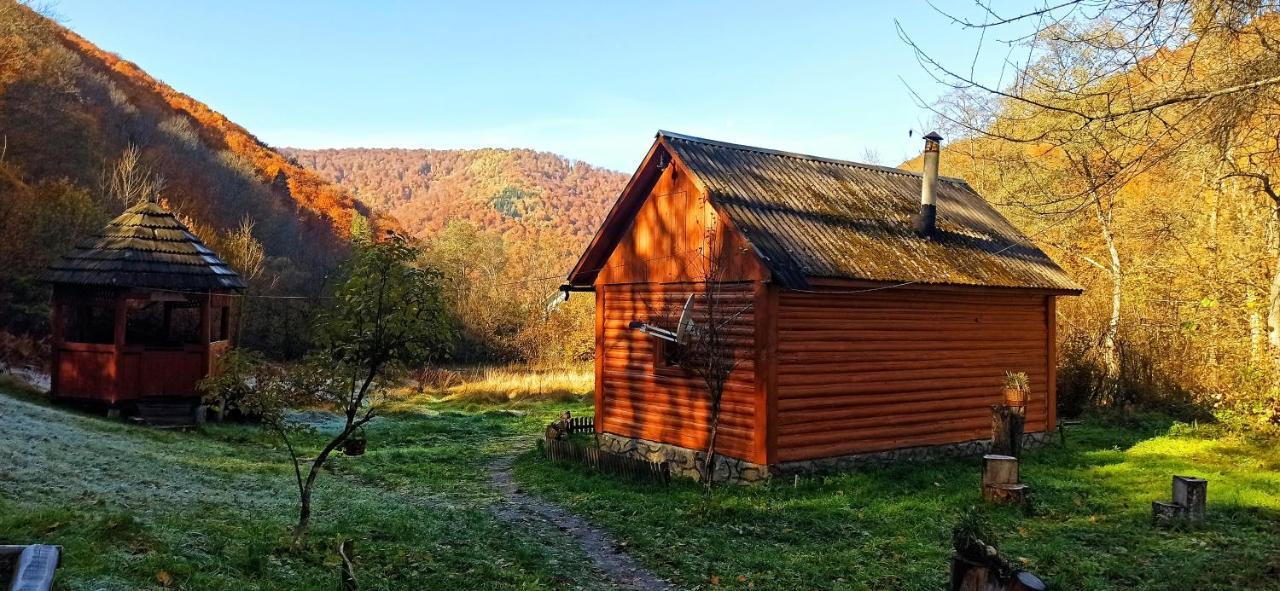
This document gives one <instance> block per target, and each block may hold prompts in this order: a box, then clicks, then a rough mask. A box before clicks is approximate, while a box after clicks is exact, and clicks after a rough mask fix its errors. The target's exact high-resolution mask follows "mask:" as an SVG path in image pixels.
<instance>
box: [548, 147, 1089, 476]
mask: <svg viewBox="0 0 1280 591" xmlns="http://www.w3.org/2000/svg"><path fill="white" fill-rule="evenodd" d="M939 140H941V138H939V137H937V136H936V135H934V134H931V135H930V136H929V139H928V140H927V141H928V142H931V143H930V144H928V145H927V146H926V148H927V149H926V164H927V166H926V174H924V175H922V174H918V173H912V172H907V171H904V170H899V169H896V168H887V167H881V166H872V165H867V164H859V163H855V162H847V161H842V160H834V159H830V158H819V157H814V156H806V155H801V154H792V153H787V152H780V151H777V150H769V149H764V148H756V147H750V146H742V145H735V144H729V143H724V142H718V141H711V140H706V139H701V138H695V137H689V136H685V135H679V134H674V133H668V132H659V133H658V135H657V139H656V141H655V142H654V144H653V146H652V147H651V148H650V150H649V152H648V154H647V156H646V157H645V159H644V161H643V162H642V163H641V164H640V167H639V168H638V169H637V170H636V172H635V174H634V175H633V176H632V178H631V180H630V181H629V182H628V184H627V185H626V187H625V189H624V190H623V192H622V194H621V195H620V196H619V198H618V200H617V202H616V203H615V204H614V206H613V208H612V210H611V211H610V212H609V214H608V216H607V217H606V219H605V220H604V222H603V225H602V226H601V228H600V229H599V231H598V232H597V234H596V236H595V238H594V239H593V240H592V241H591V243H590V245H589V246H588V248H587V250H586V252H585V253H583V255H582V257H581V259H580V260H579V261H578V263H577V265H576V266H575V267H574V269H573V270H572V272H571V273H570V275H569V277H568V282H567V284H566V285H565V286H564V288H563V289H565V290H566V292H568V291H592V292H594V293H595V299H596V316H595V320H596V328H595V339H596V341H595V342H596V346H595V353H596V355H595V363H596V368H595V379H596V388H595V425H596V430H597V432H598V434H599V435H600V436H601V437H600V440H601V442H602V445H603V446H605V447H606V448H607V449H611V450H613V451H619V452H625V453H628V454H631V455H637V456H642V457H647V458H649V459H667V460H672V461H673V462H674V463H675V464H677V466H676V468H677V471H683V472H685V473H686V474H689V475H696V474H695V471H694V464H695V463H696V462H697V461H698V460H697V459H696V455H695V453H694V451H693V450H702V449H704V448H705V447H706V445H707V441H708V440H707V438H708V433H709V429H708V416H709V413H708V408H709V405H708V394H707V388H706V387H705V385H704V383H703V382H702V381H701V380H699V379H698V377H697V376H696V375H694V374H693V373H692V372H690V371H687V370H686V369H684V368H682V367H681V366H680V364H678V363H676V362H673V361H672V359H671V356H670V351H671V346H672V343H668V342H666V341H663V340H662V339H658V338H654V337H653V336H651V335H650V334H646V333H645V332H644V331H642V330H637V329H636V328H633V326H635V325H637V324H639V323H647V324H649V325H657V326H661V325H663V324H666V325H667V328H668V329H670V330H675V328H676V327H675V326H671V324H672V323H673V322H675V315H673V314H672V313H671V310H672V309H679V307H680V306H681V304H682V303H684V302H686V301H687V300H688V299H689V296H690V295H691V294H702V293H704V292H707V291H709V289H708V283H709V281H712V282H714V285H715V289H714V292H715V294H716V297H717V298H722V299H723V302H724V303H723V305H724V306H729V307H733V308H735V309H736V310H737V312H735V313H734V314H733V315H732V316H731V317H728V318H727V319H726V322H725V324H726V332H728V333H731V335H732V338H731V339H727V341H726V342H730V343H731V344H732V347H731V348H732V351H733V353H732V354H733V356H734V358H735V359H736V360H737V362H736V365H735V367H734V370H733V372H732V374H731V375H730V376H729V379H728V381H727V383H726V386H725V388H724V395H723V398H722V409H721V412H720V421H719V429H718V436H717V440H716V441H717V445H716V448H717V451H718V452H719V453H720V454H723V455H724V456H727V458H728V460H727V462H728V464H729V465H730V466H729V467H730V469H729V470H727V471H726V470H722V469H721V468H717V470H718V471H719V472H723V473H725V474H726V476H727V477H728V478H730V479H741V480H752V479H756V478H762V477H766V476H768V475H770V474H779V473H791V472H803V471H812V470H825V469H842V468H844V467H848V466H853V465H857V464H859V463H863V462H866V461H893V460H896V459H899V458H904V457H916V456H920V455H930V454H934V453H978V452H979V451H981V450H982V449H983V446H984V445H985V444H986V442H988V441H989V438H990V435H991V406H992V405H993V404H997V403H999V402H1000V401H1001V400H1002V382H1003V378H1004V375H1005V372H1006V371H1021V372H1026V373H1027V374H1028V376H1029V377H1030V383H1031V387H1032V395H1031V401H1030V404H1029V406H1028V408H1027V427H1026V430H1027V432H1028V433H1029V434H1030V438H1031V439H1036V438H1042V437H1044V435H1045V433H1046V432H1052V430H1053V428H1054V426H1055V416H1054V407H1055V392H1054V382H1055V375H1054V368H1055V357H1056V354H1055V348H1054V339H1055V334H1054V333H1055V313H1054V305H1055V304H1054V302H1055V300H1056V298H1057V297H1059V296H1063V295H1076V294H1079V293H1080V291H1081V290H1080V288H1079V287H1078V286H1077V285H1076V284H1075V283H1074V282H1072V281H1071V279H1070V278H1068V277H1067V275H1066V274H1065V273H1064V272H1063V270H1062V269H1061V268H1060V267H1059V266H1058V265H1057V264H1055V263H1054V262H1053V261H1052V260H1050V258H1049V257H1048V256H1047V255H1046V254H1045V253H1044V252H1042V251H1041V250H1040V249H1039V248H1037V247H1036V246H1035V244H1034V243H1033V242H1032V241H1031V240H1030V239H1029V238H1028V237H1027V236H1026V235H1024V234H1023V233H1021V232H1020V231H1018V229H1017V228H1015V227H1014V226H1013V225H1012V224H1010V223H1009V221H1008V220H1006V219H1005V218H1004V217H1003V216H1001V215H1000V214H999V213H998V212H996V210H995V209H994V208H992V207H991V205H990V204H988V203H987V202H986V201H985V200H983V198H982V197H981V196H979V195H978V194H977V193H976V192H975V191H974V190H973V188H971V187H970V186H969V185H968V184H966V183H965V182H964V181H962V180H959V179H951V178H938V177H937V158H938V141H939ZM930 154H932V157H931V158H930ZM709 253H719V254H717V255H716V257H718V258H717V259H716V260H717V261H718V262H717V263H716V265H715V269H716V270H717V272H716V273H715V274H714V279H709V275H708V273H707V268H708V265H707V264H706V263H707V260H708V259H709V258H710V255H709ZM698 301H699V300H698V298H694V302H695V303H696V302H698ZM695 316H696V314H695Z"/></svg>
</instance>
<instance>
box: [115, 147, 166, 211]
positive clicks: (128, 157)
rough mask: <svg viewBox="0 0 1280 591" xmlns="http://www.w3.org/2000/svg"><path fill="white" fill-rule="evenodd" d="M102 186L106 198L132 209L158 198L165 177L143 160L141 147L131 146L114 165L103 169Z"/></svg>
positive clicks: (162, 188)
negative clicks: (135, 205)
mask: <svg viewBox="0 0 1280 591" xmlns="http://www.w3.org/2000/svg"><path fill="white" fill-rule="evenodd" d="M100 184H101V190H102V193H103V194H104V195H105V196H106V197H108V198H109V199H112V200H115V201H118V202H120V204H122V205H124V206H125V207H130V206H132V205H134V204H136V203H140V202H142V201H148V200H150V201H154V200H156V199H158V198H159V197H160V192H161V191H163V190H164V177H162V176H160V175H159V174H156V172H155V171H154V170H152V169H151V167H150V166H148V165H147V164H146V163H144V162H143V161H142V150H140V149H138V146H136V145H134V144H129V146H128V147H126V148H125V149H124V151H123V152H121V153H120V158H119V159H117V160H116V161H115V163H114V164H112V165H111V166H109V167H107V168H104V169H103V171H102V181H101V183H100Z"/></svg>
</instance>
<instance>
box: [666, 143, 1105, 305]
mask: <svg viewBox="0 0 1280 591" xmlns="http://www.w3.org/2000/svg"><path fill="white" fill-rule="evenodd" d="M658 141H659V142H660V143H661V144H662V145H665V146H667V147H668V149H670V150H671V152H672V153H673V154H674V155H675V157H676V158H678V159H679V161H680V162H682V163H683V164H684V165H685V166H687V167H688V168H689V169H690V171H691V172H692V174H693V175H694V177H695V178H696V179H697V180H698V181H699V182H700V183H701V184H702V186H703V187H705V188H706V189H707V192H708V194H709V198H710V199H711V202H712V204H713V205H715V206H716V208H717V209H719V210H720V211H721V212H722V213H724V214H725V215H727V216H728V217H729V219H730V220H731V221H732V222H733V224H734V225H735V226H736V227H737V228H738V229H739V230H740V231H741V232H742V233H743V234H744V235H745V237H746V239H747V240H748V241H749V242H750V243H751V244H752V246H753V247H754V248H755V249H756V252H757V253H758V254H759V255H760V257H761V258H762V259H764V262H765V264H766V265H768V266H769V268H770V269H771V270H772V271H773V273H774V275H775V276H776V277H777V278H778V279H779V280H780V281H781V282H782V283H783V284H784V285H786V286H788V287H793V288H802V287H805V286H807V285H808V280H809V279H812V278H831V279H857V280H867V281H886V282H913V283H923V284H942V285H975V286H994V287H1015V288H1035V289H1050V290H1068V291H1079V290H1080V286H1078V285H1077V284H1076V283H1075V282H1073V281H1072V280H1071V279H1070V278H1069V277H1067V274H1066V273H1065V272H1064V271H1063V270H1062V268H1061V267H1059V266H1058V265H1057V264H1056V263H1054V262H1053V260H1051V259H1050V258H1049V256H1048V255H1046V254H1045V253H1044V252H1043V251H1041V250H1040V249H1039V248H1037V247H1036V246H1035V243H1034V242H1032V240H1031V239H1030V238H1028V237H1027V236H1026V235H1024V234H1023V233H1022V232H1020V231H1019V230H1018V229H1017V228H1015V227H1014V226H1013V225H1012V224H1010V223H1009V221H1008V220H1006V219H1005V218H1004V216H1002V215H1000V214H999V213H998V212H997V211H996V210H995V208H993V207H991V205H990V204H989V203H987V202H986V200H984V199H983V198H982V197H981V196H980V195H978V193H977V192H975V191H974V190H973V188H971V187H970V186H969V185H968V184H967V183H965V182H964V181H962V180H958V179H950V178H945V177H944V178H942V179H939V181H938V191H937V205H938V220H937V232H936V233H935V234H934V235H933V236H931V237H928V238H925V237H921V236H918V235H917V234H916V233H915V231H914V229H913V227H912V219H913V217H914V216H915V214H916V213H917V211H919V208H920V182H921V177H920V175H919V174H916V173H912V172H908V171H904V170H899V169H896V168H887V167H882V166H873V165H867V164H859V163H856V162H846V161H842V160H833V159H829V158H820V157H817V156H807V155H802V154H792V153H788V152H779V151H776V150H768V149H763V148H755V147H750V146H742V145H737V144H729V143H724V142H717V141H712V140H706V139H702V138H696V137H690V136H685V135H680V134H675V133H670V132H666V131H663V132H659V133H658Z"/></svg>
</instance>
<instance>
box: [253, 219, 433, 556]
mask: <svg viewBox="0 0 1280 591" xmlns="http://www.w3.org/2000/svg"><path fill="white" fill-rule="evenodd" d="M419 255H420V253H419V249H418V248H417V247H416V246H414V245H411V244H410V243H409V242H407V241H406V240H404V239H402V238H398V237H392V238H389V239H386V240H383V241H379V242H373V241H368V240H365V241H361V242H358V243H357V245H356V249H355V252H354V253H353V255H352V258H351V261H350V262H349V263H348V265H347V268H346V270H345V273H344V278H343V280H342V282H341V283H340V284H339V286H338V288H337V290H336V292H335V294H334V296H333V303H332V305H331V306H330V308H329V310H328V311H327V312H325V313H323V314H322V315H321V317H320V318H319V319H318V320H317V325H316V340H317V344H318V347H317V349H316V350H315V351H313V352H312V353H311V355H310V356H309V357H308V359H307V360H306V362H304V363H303V364H301V365H300V366H298V367H296V368H293V369H291V370H289V371H280V370H275V371H272V370H267V371H265V372H263V373H261V374H260V377H259V379H257V382H258V383H257V384H256V387H255V388H254V390H253V391H252V392H251V393H250V394H249V395H247V396H245V397H244V399H243V402H242V405H243V406H242V408H243V409H244V410H245V411H246V412H248V413H249V414H253V415H256V416H260V417H262V419H263V421H264V422H265V423H266V424H267V425H268V426H269V427H270V428H271V429H272V430H273V431H274V432H275V433H276V434H277V435H278V436H279V437H280V438H281V440H282V441H283V442H284V444H285V447H286V448H287V449H288V451H289V455H290V458H291V459H292V460H293V461H294V480H295V483H296V485H297V488H298V523H297V525H296V526H295V527H294V530H293V536H294V541H295V542H296V543H299V544H300V543H302V542H303V540H304V539H305V536H306V534H307V530H308V528H309V527H310V524H311V499H312V491H313V489H314V487H315V483H316V478H318V477H319V476H320V473H321V472H322V470H323V467H324V464H325V462H326V461H327V460H328V459H329V457H330V456H331V455H332V454H333V452H334V451H336V450H337V449H339V448H341V447H343V445H344V444H346V443H347V441H348V440H349V439H351V438H352V437H353V436H354V435H356V433H357V432H358V431H360V430H361V429H362V428H363V427H364V426H365V425H366V424H368V423H369V421H372V420H373V419H374V417H376V416H377V414H378V411H379V408H380V404H381V401H382V400H381V392H382V388H381V386H382V384H383V383H384V382H385V381H386V380H387V379H388V378H389V377H390V376H391V374H394V373H396V372H398V371H402V370H403V369H404V368H406V367H411V366H413V365H416V364H420V363H424V362H427V361H428V360H431V359H433V358H436V357H438V356H440V355H441V354H443V353H444V352H445V350H446V348H447V347H448V343H449V339H450V336H451V335H450V334H449V326H450V324H449V322H448V321H447V319H446V317H445V306H444V300H443V297H442V295H441V291H442V290H441V276H440V274H439V273H438V272H436V271H435V270H434V269H430V268H423V267H419V266H417V265H416V264H415V263H416V261H417V260H418V257H419ZM304 407H306V408H314V407H320V408H329V409H332V410H334V411H335V412H337V413H338V414H339V415H340V416H341V417H342V425H341V427H340V429H339V430H338V431H337V432H336V433H325V434H324V438H325V443H324V444H323V445H322V446H321V448H320V449H319V451H318V452H317V453H316V454H315V456H314V457H313V458H310V459H307V460H304V459H303V458H302V456H301V455H300V454H301V451H302V450H300V449H298V448H297V446H296V445H295V441H294V437H293V434H294V433H296V431H297V428H298V426H297V425H294V424H292V423H291V422H290V421H289V420H288V419H287V416H286V413H287V411H288V410H289V409H293V408H304ZM304 464H305V466H306V467H305V469H304V467H303V466H304Z"/></svg>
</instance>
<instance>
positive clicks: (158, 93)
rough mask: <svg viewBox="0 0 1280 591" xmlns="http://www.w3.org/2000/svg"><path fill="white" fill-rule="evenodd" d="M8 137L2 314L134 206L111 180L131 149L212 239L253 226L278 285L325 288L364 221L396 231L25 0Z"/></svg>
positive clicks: (10, 74) (11, 32) (16, 32)
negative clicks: (79, 243)
mask: <svg viewBox="0 0 1280 591" xmlns="http://www.w3.org/2000/svg"><path fill="white" fill-rule="evenodd" d="M0 134H2V136H3V151H2V152H0V194H2V195H3V196H4V197H5V198H4V199H0V201H3V202H4V203H3V204H0V209H5V210H4V211H0V214H4V215H0V218H4V219H0V234H5V235H0V292H6V291H8V293H9V295H8V296H6V294H5V293H0V311H2V309H4V308H5V306H6V304H5V302H6V301H8V302H11V303H12V302H14V301H19V300H29V301H32V302H38V301H42V298H41V297H40V296H39V295H38V294H37V293H24V294H20V295H13V290H14V289H16V288H14V287H13V286H15V285H20V284H21V285H28V286H29V285H35V284H34V283H33V281H32V278H33V277H34V276H35V275H36V274H38V272H39V270H40V269H42V268H43V266H44V265H46V264H48V260H49V259H50V258H51V257H56V256H58V255H59V254H60V253H61V252H62V251H65V250H66V249H67V248H68V247H69V246H71V244H70V243H71V242H72V241H74V240H75V239H76V238H77V236H78V233H80V232H82V231H83V230H84V229H85V228H90V227H93V226H95V225H96V224H99V223H102V222H104V221H105V220H106V219H108V218H109V217H110V216H112V215H114V214H115V213H118V212H119V211H120V210H122V209H123V208H124V206H125V203H123V202H121V201H120V200H119V199H115V198H113V197H112V196H111V192H110V191H109V190H107V189H106V188H105V185H106V183H105V182H104V179H105V178H106V177H107V175H109V174H110V172H111V171H112V170H113V166H114V164H115V163H116V162H117V161H119V160H120V158H121V155H122V154H123V153H124V152H125V151H126V150H127V149H128V148H129V147H130V146H133V147H135V148H136V151H137V153H138V154H139V155H140V159H139V160H140V162H141V165H142V167H143V168H144V169H147V170H150V171H151V172H153V173H154V174H156V175H158V176H160V177H163V180H164V182H163V189H162V190H161V191H160V193H159V195H160V198H161V199H163V200H164V201H165V202H167V203H168V204H169V205H170V206H171V207H172V208H173V209H175V210H176V211H177V212H178V213H179V214H181V215H182V216H183V217H184V218H186V219H187V220H189V221H190V222H191V225H192V228H193V229H194V230H196V231H197V232H198V233H201V234H203V235H204V236H202V237H205V238H206V239H207V238H209V237H210V236H215V237H216V236H217V235H219V234H220V233H222V232H225V231H227V230H229V229H232V228H235V227H237V226H238V225H239V224H240V223H241V221H242V220H244V219H248V220H249V221H251V222H252V223H253V224H254V227H253V231H252V235H253V238H255V239H256V240H257V241H259V242H261V244H262V246H263V248H264V249H265V253H266V255H267V257H268V259H269V263H268V268H270V269H271V270H272V271H271V273H270V275H272V278H283V281H284V285H286V286H290V288H293V287H298V288H300V287H301V286H304V285H308V284H311V283H314V284H318V283H319V278H321V277H323V276H324V275H325V274H327V273H328V272H329V271H330V270H332V268H333V267H334V265H336V264H337V262H338V261H340V260H341V259H342V258H344V256H345V255H344V253H345V249H346V244H347V237H348V235H349V232H350V229H351V227H352V218H353V214H354V213H356V212H359V213H360V214H361V215H363V216H365V217H370V218H372V221H373V222H374V223H375V224H378V223H386V222H389V220H384V219H383V218H380V217H379V216H378V215H376V214H373V213H371V210H370V208H368V207H367V206H365V205H363V204H360V203H359V202H357V201H356V200H355V199H353V198H352V197H351V196H350V195H349V194H348V193H347V192H346V191H345V190H343V189H341V188H340V187H337V186H335V185H333V184H332V183H330V182H328V181H326V180H325V179H323V178H322V177H320V176H319V175H317V174H315V173H312V172H310V171H308V170H306V169H304V168H302V167H300V166H297V165H295V164H293V163H291V162H289V160H288V159H287V158H286V157H284V156H283V155H281V154H280V153H279V152H277V151H275V150H274V149H272V148H271V147H270V146H267V145H266V144H264V143H263V142H261V141H259V140H258V139H257V138H256V137H254V136H253V134H251V133H249V132H248V131H247V130H245V129H244V128H243V127H240V126H239V125H237V124H235V123H234V122H232V121H230V120H228V119H227V118H226V117H225V116H223V115H222V114H220V113H218V112H216V111H214V110H213V109H211V108H209V107H208V106H206V105H204V104H203V103H201V102H200V101H198V100H196V99H195V98H192V97H190V96H187V95H185V94H183V93H181V92H179V91H177V90H175V89H173V88H172V87H170V86H169V85H167V84H165V83H164V82H161V81H160V80H157V79H155V78H153V77H152V76H150V75H148V74H147V73H146V72H145V71H143V70H142V69H140V68H139V67H138V66H137V65H135V64H133V63H131V62H129V61H126V60H124V59H122V58H120V57H119V56H117V55H115V54H112V53H109V52H107V51H104V50H102V49H100V48H98V47H97V46H95V45H93V43H91V42H90V41H88V40H86V39H84V38H83V37H81V36H79V35H77V34H76V33H74V32H72V31H70V30H68V29H67V28H65V27H63V26H61V25H59V24H57V23H55V22H53V21H52V20H50V19H48V18H46V17H44V16H42V15H40V14H37V13H36V12H34V11H32V10H31V9H29V8H27V7H26V6H25V5H23V4H19V3H17V2H14V1H13V0H0ZM55 202H65V203H67V204H75V208H82V209H83V211H82V212H80V213H83V215H80V214H77V217H76V218H75V219H74V220H67V219H62V218H64V217H66V216H67V215H69V214H68V213H67V212H68V211H70V210H71V209H72V208H71V207H70V206H69V205H67V206H61V205H60V206H54V205H51V204H53V203H55ZM77 211H79V209H77ZM60 216H61V217H60ZM39 224H45V225H46V226H49V228H51V229H48V233H49V235H48V236H34V235H31V234H32V233H33V232H38V231H45V230H42V229H41V228H42V227H43V226H41V227H37V226H38V225H39ZM63 226H65V227H63ZM42 241H43V242H42ZM34 245H42V246H41V247H40V248H35V246H34ZM281 289H284V288H281ZM2 324H4V323H3V322H0V325H2Z"/></svg>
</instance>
